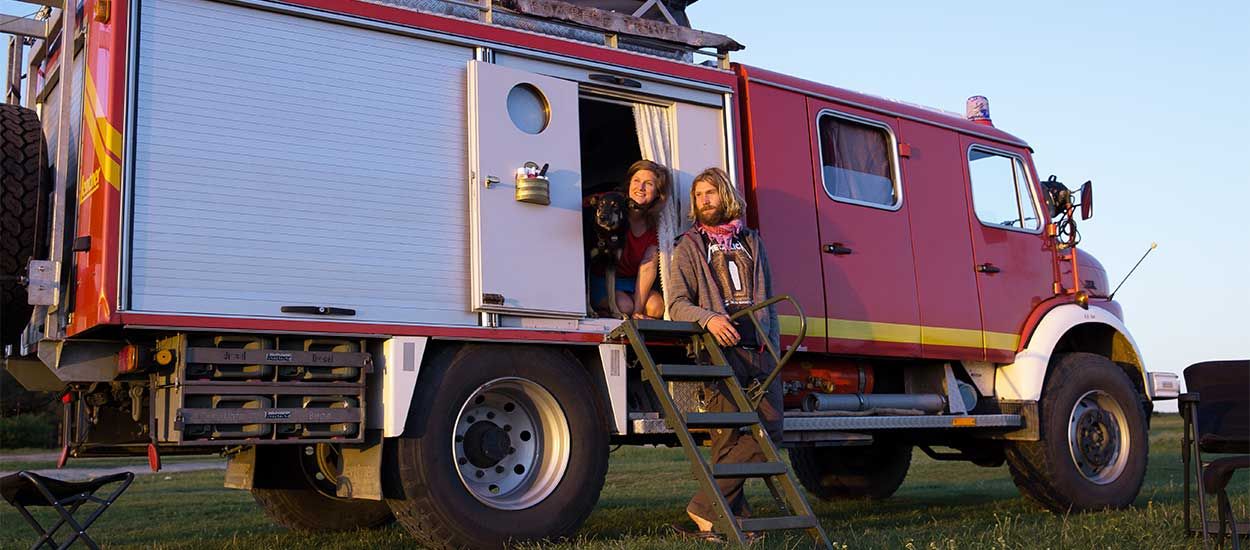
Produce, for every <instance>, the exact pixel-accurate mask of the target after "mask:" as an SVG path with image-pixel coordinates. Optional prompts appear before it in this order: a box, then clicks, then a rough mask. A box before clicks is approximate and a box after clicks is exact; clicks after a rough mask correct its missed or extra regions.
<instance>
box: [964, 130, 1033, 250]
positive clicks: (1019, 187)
mask: <svg viewBox="0 0 1250 550" xmlns="http://www.w3.org/2000/svg"><path fill="white" fill-rule="evenodd" d="M968 178H969V179H970V180H971V183H972V205H973V207H974V209H975V210H976V213H977V218H978V219H980V220H981V222H982V223H985V224H986V225H990V226H998V227H1004V228H1010V229H1022V230H1027V231H1036V230H1037V229H1038V228H1039V227H1041V221H1040V220H1039V219H1038V216H1037V204H1036V203H1035V202H1034V200H1033V194H1032V193H1031V192H1030V191H1029V189H1030V186H1029V177H1028V175H1027V172H1025V170H1024V163H1023V162H1022V161H1021V160H1020V159H1019V157H1014V156H1009V155H1004V154H1000V153H996V152H993V151H989V150H986V149H980V148H976V147H973V148H972V149H969V150H968Z"/></svg>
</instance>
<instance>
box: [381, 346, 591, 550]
mask: <svg viewBox="0 0 1250 550" xmlns="http://www.w3.org/2000/svg"><path fill="white" fill-rule="evenodd" d="M594 388H595V385H594V383H593V381H592V380H591V378H590V376H589V375H588V374H587V373H586V371H585V369H583V368H582V366H581V365H580V364H578V363H577V362H576V361H575V360H574V359H573V358H571V357H570V356H568V355H566V354H564V353H562V352H560V351H557V350H549V349H541V348H527V347H520V346H517V347H512V346H466V347H464V348H462V349H460V350H459V351H458V352H456V353H455V354H454V356H452V357H447V356H446V354H444V355H443V356H442V357H439V356H435V357H434V358H432V361H431V364H429V365H428V366H426V367H423V370H422V372H421V379H420V382H419V383H418V387H417V392H416V397H415V398H414V399H413V403H412V406H411V408H410V409H409V415H408V419H407V423H406V424H405V431H404V435H403V436H402V437H400V438H399V439H398V440H397V441H396V442H395V453H394V457H393V460H392V461H391V462H392V466H391V468H392V470H391V471H392V472H393V476H391V479H392V480H393V482H392V485H391V486H392V490H391V492H390V494H393V495H394V496H395V497H396V498H392V499H389V500H388V501H387V502H388V504H390V506H391V510H392V511H393V512H394V513H395V517H396V518H398V520H399V522H400V523H401V524H402V525H403V526H404V527H406V528H407V529H408V531H409V532H411V533H412V535H413V536H414V537H416V538H417V539H418V540H419V541H420V542H421V543H422V544H423V545H425V546H428V547H434V548H461V547H471V548H500V547H503V546H504V545H506V544H515V543H518V542H524V541H533V540H540V539H548V538H559V537H565V536H568V535H571V534H573V533H574V532H575V531H576V530H577V529H578V528H579V527H580V526H581V524H582V522H583V521H585V519H586V517H587V516H589V515H590V511H591V510H592V509H593V508H594V506H595V503H596V502H597V501H598V500H599V491H600V490H601V489H602V488H603V481H604V476H605V475H606V473H607V462H608V460H607V459H608V457H607V450H608V445H607V443H608V441H607V430H606V428H605V426H604V421H603V418H604V417H603V415H602V413H601V411H600V407H599V404H598V399H597V398H596V395H595V390H594ZM388 496H390V495H388Z"/></svg>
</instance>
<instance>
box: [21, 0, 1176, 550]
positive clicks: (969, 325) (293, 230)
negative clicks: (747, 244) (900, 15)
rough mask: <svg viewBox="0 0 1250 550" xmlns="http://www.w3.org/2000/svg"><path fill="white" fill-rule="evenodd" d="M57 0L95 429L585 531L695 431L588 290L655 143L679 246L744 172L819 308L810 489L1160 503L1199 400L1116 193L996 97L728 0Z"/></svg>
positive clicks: (327, 490)
mask: <svg viewBox="0 0 1250 550" xmlns="http://www.w3.org/2000/svg"><path fill="white" fill-rule="evenodd" d="M691 1H692V0H691ZM45 2H46V3H47V4H52V6H51V7H50V8H49V9H45V10H44V11H43V13H41V14H39V15H38V16H37V17H35V18H33V19H15V20H11V21H7V22H5V23H4V24H3V30H4V31H6V32H9V33H11V34H13V35H14V37H13V38H12V39H10V41H9V46H10V48H9V52H10V59H11V60H13V63H10V66H11V71H10V74H9V75H7V83H8V88H7V95H8V99H9V104H6V105H3V106H0V129H2V134H0V152H2V154H3V158H0V167H2V170H3V171H2V173H0V175H2V176H3V198H4V201H3V206H2V208H3V210H2V211H0V214H2V216H3V224H4V225H3V227H4V230H5V234H4V236H3V254H4V257H3V258H2V259H3V262H4V263H3V266H4V270H5V273H4V274H3V275H4V276H5V279H4V280H3V281H0V282H2V284H3V286H4V288H3V290H4V293H3V298H4V304H3V308H4V309H3V312H4V313H3V314H4V317H3V327H2V328H3V337H4V344H5V357H6V360H5V366H6V369H7V370H8V372H10V373H11V374H12V375H13V376H14V377H15V378H16V379H17V380H18V381H20V382H21V383H22V384H23V385H24V386H26V387H27V388H31V389H38V390H49V391H57V392H62V395H63V401H64V403H65V405H64V408H65V416H64V422H63V434H62V440H63V443H64V445H65V452H66V454H67V456H73V457H79V456H115V455H143V454H147V455H148V456H149V458H150V460H151V461H152V463H153V466H154V467H159V459H160V457H161V456H166V455H174V454H196V453H215V452H221V453H224V454H226V455H227V456H229V457H230V462H229V468H228V471H227V476H226V484H227V486H230V487H235V488H242V489H247V490H250V491H251V492H252V493H253V494H254V495H255V497H256V500H257V502H258V503H259V504H260V506H261V507H262V508H263V509H264V510H265V512H266V513H268V514H269V515H270V516H271V517H272V518H273V519H274V520H275V521H277V522H278V523H280V524H283V525H286V526H290V527H293V528H301V529H323V530H335V529H352V528H359V527H372V526H377V525H382V524H385V523H388V522H390V521H391V520H392V519H393V518H398V519H399V521H400V522H401V523H402V524H403V525H404V526H405V527H406V528H408V530H410V531H411V532H412V533H413V534H414V536H416V537H418V538H419V539H420V540H422V541H423V542H425V543H428V544H431V545H437V546H448V545H450V546H491V545H499V544H502V543H503V542H504V541H507V540H530V539H540V538H544V537H552V536H562V535H567V534H570V533H573V532H575V531H576V530H577V529H578V527H579V526H580V524H581V523H582V521H583V520H584V519H585V518H586V516H587V515H588V514H589V513H590V511H591V509H592V508H593V507H594V504H595V502H596V500H597V498H598V496H599V492H600V488H601V487H602V485H603V482H604V475H605V472H606V469H607V460H608V447H609V445H610V444H615V443H621V444H664V443H668V444H672V443H675V442H677V440H678V437H679V436H682V435H683V434H685V435H689V434H688V433H686V432H685V427H686V426H685V425H684V424H682V425H681V426H680V428H681V429H675V428H674V426H675V424H674V420H673V418H672V416H673V414H671V411H668V410H666V409H665V408H664V407H662V406H661V404H660V402H661V401H664V399H663V398H661V397H660V396H657V395H656V391H654V389H655V388H656V387H663V386H652V385H648V384H647V383H646V382H645V381H644V378H645V377H644V376H643V372H644V370H645V369H644V368H643V366H645V365H642V366H640V363H647V362H653V361H652V360H651V358H649V357H646V358H644V357H640V356H639V355H640V354H639V353H637V351H636V349H635V348H632V347H630V346H631V344H636V343H637V342H630V341H628V338H624V337H622V334H623V333H622V332H621V330H620V329H621V327H622V326H624V325H622V322H621V321H620V320H616V319H612V318H602V317H594V316H591V315H588V314H587V304H586V301H587V300H586V294H587V292H586V291H587V284H588V283H587V280H588V279H587V276H586V258H585V254H586V253H585V250H584V248H583V246H584V243H583V237H582V211H581V204H582V200H583V198H584V197H585V196H586V195H588V194H591V193H595V192H599V191H603V190H606V189H611V188H613V187H614V186H616V185H618V184H619V183H620V177H621V174H622V173H623V172H624V170H625V167H627V166H628V165H629V163H630V162H632V161H634V160H637V159H639V158H648V159H651V160H655V161H656V162H659V163H661V164H662V165H664V166H667V167H669V168H671V170H672V175H673V180H674V182H675V188H674V190H673V194H672V197H671V201H670V208H669V210H668V211H666V212H665V213H664V214H663V216H662V218H661V222H660V229H661V232H663V233H665V239H662V241H663V240H666V239H667V238H668V237H672V236H675V235H677V234H678V233H679V232H680V231H681V230H683V229H684V228H685V227H686V224H687V223H688V222H687V221H686V220H685V218H684V216H683V215H682V213H683V212H685V211H686V209H687V208H688V206H689V205H688V194H689V190H690V185H691V180H692V179H693V176H694V175H695V174H697V173H698V172H700V171H701V170H703V169H705V168H708V167H713V166H716V167H721V168H724V169H725V170H727V171H728V172H729V173H730V174H731V176H732V178H733V180H734V181H735V182H736V184H737V185H739V186H740V189H741V190H742V192H743V194H744V195H745V196H746V198H747V202H748V206H747V212H748V222H749V225H751V226H752V227H755V228H757V229H758V230H759V231H760V232H761V234H762V236H763V238H764V240H765V241H766V242H767V244H768V249H769V256H770V258H771V262H772V272H773V274H774V275H773V279H774V280H773V286H774V291H775V292H776V293H777V294H779V295H781V294H784V295H789V296H790V297H792V298H793V299H794V300H795V302H797V304H799V305H801V307H802V309H803V310H804V312H806V315H805V314H804V313H801V312H800V311H799V310H798V308H797V307H795V306H793V305H787V304H789V302H783V303H782V304H781V305H779V306H778V307H780V321H781V326H782V345H783V347H785V348H787V349H788V350H789V351H790V352H791V353H792V357H791V359H790V360H789V361H788V362H787V364H786V366H785V367H784V369H783V370H782V372H781V374H780V377H781V379H782V380H783V383H784V384H783V385H784V387H785V394H786V395H785V399H786V407H787V411H786V417H785V422H784V425H785V430H784V446H786V447H788V449H789V450H788V452H789V457H790V461H791V465H792V467H793V471H794V474H795V475H796V476H797V478H798V479H799V480H800V481H801V482H802V484H803V485H804V487H806V489H807V491H808V492H809V493H810V494H813V495H816V496H818V497H820V498H825V499H834V498H863V497H870V498H883V497H886V496H889V495H890V494H891V493H893V492H894V490H895V489H897V488H898V487H899V485H900V484H901V483H902V481H903V479H904V477H905V475H906V473H907V470H908V465H909V463H910V460H911V456H912V454H913V450H914V449H916V448H919V449H920V450H921V451H922V452H924V453H925V454H927V455H929V456H931V457H934V458H936V459H939V460H963V461H971V462H973V463H976V464H979V465H984V466H997V465H1001V464H1003V463H1004V462H1006V464H1007V465H1008V466H1009V467H1010V470H1011V473H1012V476H1013V478H1014V480H1015V482H1016V484H1017V485H1018V486H1019V488H1020V490H1021V492H1022V493H1024V494H1025V495H1027V496H1029V497H1031V498H1033V499H1034V500H1036V501H1037V502H1039V503H1040V504H1041V505H1043V506H1045V507H1047V508H1049V509H1051V510H1054V511H1057V512H1067V511H1084V510H1095V509H1102V508H1120V507H1125V506H1128V505H1130V504H1131V503H1132V502H1133V500H1134V498H1135V497H1136V495H1137V493H1138V490H1139V488H1140V486H1141V483H1142V479H1143V475H1144V473H1145V467H1146V457H1147V445H1148V440H1147V431H1148V427H1149V422H1150V412H1151V410H1152V402H1153V401H1154V400H1158V399H1170V398H1173V397H1175V396H1176V395H1177V389H1178V385H1177V381H1176V378H1175V376H1174V375H1170V374H1166V373H1151V372H1148V371H1147V370H1146V368H1145V364H1144V362H1143V358H1142V357H1141V354H1140V352H1139V350H1138V347H1137V345H1136V344H1135V343H1134V342H1133V338H1132V336H1131V335H1130V334H1129V331H1128V329H1127V328H1125V324H1124V320H1123V319H1124V315H1123V314H1122V311H1121V308H1120V306H1119V305H1118V304H1117V303H1116V302H1114V301H1112V300H1110V299H1109V298H1108V293H1109V290H1110V289H1109V288H1108V287H1109V285H1108V280H1107V275H1106V272H1105V270H1104V269H1103V267H1102V266H1101V265H1100V264H1099V263H1098V261H1097V260H1095V259H1094V258H1093V257H1092V256H1090V255H1089V254H1085V253H1083V252H1079V251H1078V248H1077V247H1076V236H1077V233H1076V232H1075V224H1076V221H1075V220H1074V218H1075V217H1078V216H1077V212H1078V211H1079V210H1084V217H1088V215H1089V212H1090V208H1091V207H1092V187H1091V186H1089V185H1088V184H1087V185H1086V186H1084V187H1082V188H1081V191H1080V192H1079V193H1077V192H1069V191H1068V189H1067V188H1066V187H1064V186H1063V185H1062V184H1060V183H1058V182H1056V181H1054V178H1053V177H1052V178H1050V179H1049V180H1045V181H1044V180H1043V179H1042V178H1041V176H1040V174H1039V173H1038V172H1037V171H1036V169H1035V168H1034V166H1033V162H1032V157H1031V153H1032V149H1031V148H1030V147H1029V145H1028V144H1027V143H1025V142H1024V141H1023V140H1021V139H1020V138H1017V137H1015V136H1013V135H1011V134H1009V133H1007V132H1004V131H1002V130H999V129H997V128H995V127H994V126H993V125H992V124H989V119H988V111H985V110H982V109H980V107H981V105H979V104H978V105H977V107H978V108H977V109H975V112H974V113H973V115H975V116H972V117H965V116H961V115H957V114H951V113H947V112H942V111H938V110H933V109H928V108H924V107H919V106H915V105H911V104H906V103H900V102H894V101H888V100H885V99H881V98H878V97H873V96H870V95H865V94H860V93H855V92H852V91H848V90H844V89H840V88H836V87H833V86H829V85H825V84H819V83H815V82H809V81H805V80H801V79H798V78H794V77H791V76H786V75H783V74H779V73H775V72H770V71H768V70H765V69H760V68H755V67H748V66H745V65H741V64H737V63H731V62H730V60H729V55H730V53H731V52H733V51H736V50H738V49H740V48H741V46H740V45H739V44H737V43H736V42H734V41H733V40H732V39H730V38H728V37H725V36H722V35H718V34H714V33H709V32H704V31H698V30H695V29H693V28H690V26H689V23H688V21H687V19H686V17H685V15H684V8H685V6H686V5H687V4H689V3H690V2H688V1H685V0H669V1H666V2H658V1H657V0H648V1H645V2H644V1H642V0H589V1H581V2H574V3H566V2H560V1H556V0H493V1H492V0H481V1H473V2H467V1H463V0H378V1H368V2H366V1H363V0H281V1H277V0H146V1H142V2H141V1H139V0H82V1H81V2H77V3H68V4H65V5H62V4H59V3H57V2H55V1H53V0H44V1H43V2H38V3H45ZM64 8H69V9H64ZM27 46H29V47H27ZM24 53H28V54H29V55H25V56H24V55H23V54H24ZM23 60H25V61H23ZM23 73H25V75H26V85H25V86H24V88H25V89H24V90H23V89H22V88H23V86H22V74H23ZM22 99H24V104H25V106H26V107H19V106H17V105H16V103H18V102H19V101H21V100H22ZM970 118H971V119H972V120H970ZM529 163H533V164H532V165H531V166H547V167H549V168H548V169H547V170H546V171H545V172H544V173H543V175H541V176H536V175H535V171H534V170H533V169H532V168H531V169H528V170H527V169H526V168H525V167H526V165H527V164H529ZM1078 197H1079V198H1078ZM1078 203H1079V207H1080V208H1078ZM670 249H671V247H669V246H667V245H666V246H662V258H661V271H662V272H663V270H664V269H666V268H667V252H668V251H669V250H670ZM663 286H664V285H663V284H661V287H663ZM657 323H659V324H657V325H654V326H655V327H660V328H662V327H663V326H667V325H666V324H665V323H663V322H657ZM626 325H628V326H635V327H636V326H638V325H636V324H633V325H631V324H628V323H626ZM638 349H644V348H638ZM653 352H654V354H655V356H656V358H658V360H660V361H661V362H663V361H670V362H671V361H672V360H678V362H681V361H680V360H681V359H683V358H684V355H685V352H686V350H685V349H684V348H682V347H680V346H672V345H670V346H663V345H657V346H654V350H653ZM643 355H645V354H643ZM644 359H645V361H644ZM687 362H688V360H687ZM647 368H650V367H647ZM648 372H649V371H648ZM667 387H668V388H670V389H671V393H672V396H675V399H674V400H673V401H672V402H673V403H677V404H679V405H680V406H681V407H682V410H685V411H687V412H689V411H697V409H698V408H699V400H698V398H697V397H698V392H697V391H695V390H692V389H691V388H690V387H689V386H688V385H683V384H682V383H674V384H672V385H670V386H667ZM661 393H668V392H661ZM664 402H665V403H668V401H664ZM690 414H694V413H690ZM679 416H680V415H679ZM695 437H696V438H698V433H697V431H696V434H695ZM682 441H683V442H684V441H685V440H684V439H683V440H682Z"/></svg>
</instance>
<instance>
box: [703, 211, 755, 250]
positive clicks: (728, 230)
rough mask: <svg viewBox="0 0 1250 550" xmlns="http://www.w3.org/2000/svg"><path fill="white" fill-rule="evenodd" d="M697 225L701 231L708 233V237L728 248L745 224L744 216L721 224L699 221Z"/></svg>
mask: <svg viewBox="0 0 1250 550" xmlns="http://www.w3.org/2000/svg"><path fill="white" fill-rule="evenodd" d="M695 227H696V228H697V229H698V230H699V232H700V233H703V234H704V235H706V236H707V238H709V239H711V240H712V241H714V242H715V243H716V244H719V245H720V246H721V247H722V248H725V249H728V248H729V244H730V242H731V241H733V238H734V235H737V234H739V233H741V232H742V228H743V227H744V226H743V224H742V218H738V219H736V220H732V221H729V222H726V223H722V224H720V225H704V224H703V222H699V223H698V224H696V225H695Z"/></svg>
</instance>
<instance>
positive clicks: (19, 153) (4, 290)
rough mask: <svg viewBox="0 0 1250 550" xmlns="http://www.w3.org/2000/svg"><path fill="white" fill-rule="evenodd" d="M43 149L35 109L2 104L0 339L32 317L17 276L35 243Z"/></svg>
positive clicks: (6, 340) (8, 339)
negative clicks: (2, 236)
mask: <svg viewBox="0 0 1250 550" xmlns="http://www.w3.org/2000/svg"><path fill="white" fill-rule="evenodd" d="M46 149H47V147H46V146H45V144H44V139H43V129H42V128H41V127H40V125H39V116H38V115H36V114H35V112H34V111H31V110H30V109H26V108H23V107H18V106H17V105H7V104H0V235H4V238H3V239H0V345H3V344H11V343H14V342H16V341H17V337H18V335H20V334H21V331H22V329H23V328H25V326H26V323H27V321H29V320H30V312H31V307H30V306H29V305H28V304H27V303H26V287H24V286H22V285H21V284H20V283H19V282H18V280H17V278H18V277H20V276H22V275H24V274H25V271H26V262H27V261H28V260H30V255H31V253H32V252H33V251H34V249H35V240H36V235H37V234H38V228H37V225H36V224H37V222H38V218H39V216H38V212H39V196H40V194H41V191H43V190H44V188H45V183H44V182H45V181H46V179H47V171H48V170H47V165H48V157H47V150H46Z"/></svg>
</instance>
